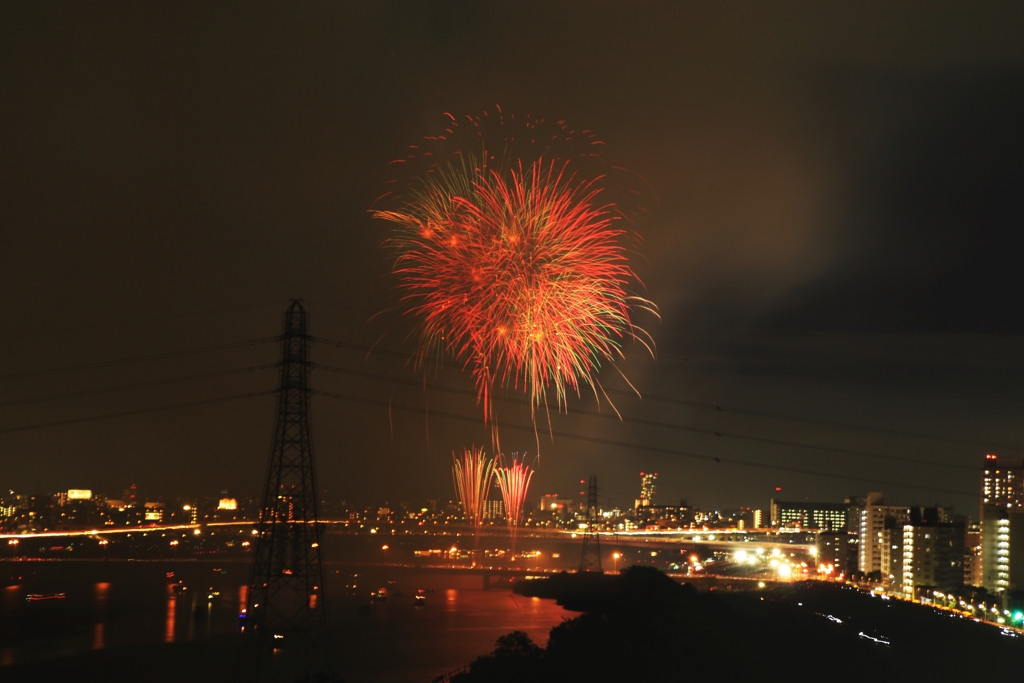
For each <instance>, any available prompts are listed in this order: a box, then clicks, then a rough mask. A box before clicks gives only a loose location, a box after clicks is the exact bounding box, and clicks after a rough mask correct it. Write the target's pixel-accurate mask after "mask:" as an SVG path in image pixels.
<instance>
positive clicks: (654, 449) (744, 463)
mask: <svg viewBox="0 0 1024 683" xmlns="http://www.w3.org/2000/svg"><path fill="white" fill-rule="evenodd" d="M313 393H314V394H315V395H318V396H325V397H327V398H335V399H339V400H343V401H351V402H354V403H363V404H366V405H372V406H377V407H380V408H386V409H388V410H401V411H404V412H411V413H422V412H423V409H422V408H414V407H412V406H405V405H401V404H397V403H389V402H387V401H377V400H374V399H369V398H361V397H358V396H347V395H345V394H335V393H331V392H326V391H314V392H313ZM431 415H433V416H435V417H443V418H447V419H450V420H459V421H461V422H474V423H477V424H479V423H480V418H478V417H470V416H467V415H459V414H457V413H448V412H442V411H437V410H433V411H431ZM502 427H503V428H504V429H514V430H517V431H525V432H530V433H536V432H535V429H534V428H533V427H527V426H524V425H517V424H508V423H505V424H503V425H502ZM548 433H549V434H551V435H552V436H557V437H559V438H563V439H574V440H577V441H587V442H590V443H596V444H601V445H604V446H613V447H616V448H622V449H626V450H633V451H638V450H639V451H647V452H650V453H658V454H661V455H673V456H677V457H683V458H691V459H694V460H704V461H711V462H716V463H722V464H727V465H738V466H741V467H753V468H757V469H766V470H774V471H778V472H789V473H792V474H803V475H808V476H813V477H824V478H828V479H843V480H846V481H856V482H863V483H870V484H885V485H887V486H898V487H902V488H910V489H919V490H922V491H933V492H936V493H947V494H952V495H958V496H976V495H977V494H976V493H971V492H968V491H958V490H953V489H943V488H938V487H934V486H922V485H920V484H910V483H907V482H900V481H890V480H886V479H878V478H876V477H859V476H855V475H848V474H836V473H833V472H819V471H816V470H808V469H804V468H801V467H787V466H785V465H770V464H766V463H758V462H751V461H749V460H738V459H736V458H724V457H717V456H712V455H703V454H700V453H692V452H690V451H680V450H676V449H674V448H661V447H658V446H647V445H644V444H635V443H626V442H624V441H615V440H612V439H603V438H600V437H596V436H585V435H582V434H573V433H570V432H563V431H555V430H551V431H549V432H548Z"/></svg>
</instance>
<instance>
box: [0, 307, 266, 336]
mask: <svg viewBox="0 0 1024 683" xmlns="http://www.w3.org/2000/svg"><path fill="white" fill-rule="evenodd" d="M281 303H283V302H282V301H265V302H263V303H261V304H242V305H240V306H225V307H222V308H208V309H206V310H201V311H191V312H188V313H170V314H167V315H154V316H147V317H145V318H130V319H128V320H116V321H113V322H105V323H90V324H88V325H72V326H69V327H52V328H50V329H46V330H28V331H25V332H15V333H13V334H5V335H2V336H0V339H13V338H18V337H32V336H36V335H44V334H57V333H64V332H75V331H77V330H92V329H97V328H102V327H119V326H122V325H135V324H138V323H148V322H154V321H157V320H174V319H176V318H195V317H200V316H204V315H212V314H214V313H227V312H229V311H240V310H245V309H249V308H262V307H264V306H270V305H278V304H281Z"/></svg>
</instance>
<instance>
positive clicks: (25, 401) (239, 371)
mask: <svg viewBox="0 0 1024 683" xmlns="http://www.w3.org/2000/svg"><path fill="white" fill-rule="evenodd" d="M278 366H279V363H267V364H265V365H252V366H250V367H247V368H234V369H232V370H220V371H217V372H204V373H202V374H199V375H188V376H187V377H170V378H167V379H155V380H152V381H149V382H138V383H136V384H121V385H119V386H116V387H104V388H102V389H92V390H89V391H75V392H71V393H67V394H51V395H49V396H36V397H34V398H24V399H19V400H17V401H6V402H4V403H0V408H6V407H9V406H21V405H26V404H29V403H42V402H44V401H57V400H60V399H65V398H78V397H80V396H95V395H97V394H108V393H112V392H115V391H125V390H128V389H141V388H143V387H154V386H160V385H163V384H174V383H176V382H187V381H189V380H194V379H206V378H209V377H224V376H227V375H240V374H242V373H245V372H255V371H257V370H266V369H268V368H276V367H278Z"/></svg>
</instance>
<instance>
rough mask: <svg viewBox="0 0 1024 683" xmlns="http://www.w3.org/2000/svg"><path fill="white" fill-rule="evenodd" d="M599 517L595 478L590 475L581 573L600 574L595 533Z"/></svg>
mask: <svg viewBox="0 0 1024 683" xmlns="http://www.w3.org/2000/svg"><path fill="white" fill-rule="evenodd" d="M599 521H600V515H599V514H598V511H597V477H596V476H594V475H591V477H590V489H589V491H588V495H587V532H586V533H585V534H583V557H581V558H580V571H581V572H598V573H600V572H601V537H600V536H599V535H598V533H597V525H598V522H599Z"/></svg>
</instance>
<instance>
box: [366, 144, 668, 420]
mask: <svg viewBox="0 0 1024 683" xmlns="http://www.w3.org/2000/svg"><path fill="white" fill-rule="evenodd" d="M599 192H600V189H599V188H598V187H597V186H596V185H595V184H594V182H585V181H578V180H577V179H575V178H574V177H571V176H567V175H566V174H565V169H564V167H561V166H555V164H554V163H549V164H546V165H543V164H542V163H541V162H538V163H535V164H532V165H530V166H528V167H526V168H525V169H524V168H521V167H520V168H519V169H517V170H513V171H511V172H510V173H509V178H508V180H506V178H504V177H503V176H501V175H499V174H498V173H497V172H489V173H486V172H482V171H475V170H474V171H470V172H468V173H467V172H466V169H462V170H460V171H455V170H451V171H450V172H446V173H443V174H438V175H436V176H435V177H434V178H433V179H432V180H431V181H430V182H428V183H424V186H423V188H422V189H421V190H419V191H417V192H416V194H415V196H414V199H412V200H411V201H409V202H408V203H407V204H406V206H405V207H404V208H403V209H402V210H398V211H378V212H376V213H375V215H376V216H377V217H378V218H383V219H385V220H388V221H391V222H392V223H394V224H396V225H397V226H398V230H397V232H396V235H395V237H394V238H393V239H392V240H391V244H392V246H393V247H394V248H395V250H396V251H397V258H396V262H395V273H396V274H397V275H398V277H399V285H400V287H401V289H402V292H403V300H404V301H405V302H406V303H407V304H408V305H409V312H410V313H411V314H413V315H415V316H417V317H418V318H419V320H420V323H421V325H420V334H421V339H422V342H423V348H424V350H425V351H429V350H431V349H438V348H439V349H441V350H443V351H447V352H450V353H452V354H454V355H455V356H456V357H457V358H459V359H461V360H463V362H464V363H465V364H466V366H467V367H469V368H471V370H472V372H473V375H474V377H475V379H476V385H477V391H478V393H479V397H480V400H481V403H482V404H483V406H484V419H485V420H488V419H489V418H490V415H491V412H492V403H491V392H492V388H493V387H494V386H511V387H515V388H517V389H521V390H523V391H525V392H526V393H527V395H528V396H529V398H530V400H531V403H532V405H533V406H534V407H536V406H538V405H540V404H542V403H544V404H546V402H547V398H548V396H549V392H553V393H554V395H555V400H556V402H557V404H558V405H559V407H561V406H562V405H563V402H564V400H565V397H566V391H567V390H569V389H571V390H572V391H574V392H577V393H578V391H579V388H580V383H581V382H582V383H584V384H586V385H590V386H592V387H596V386H597V384H596V379H595V372H596V371H597V369H598V368H599V367H600V365H601V363H602V362H604V361H613V360H614V359H615V358H616V357H617V356H620V355H621V345H622V341H623V339H624V338H625V337H627V336H630V337H635V335H636V332H637V328H635V327H634V326H633V324H632V323H631V320H630V314H631V309H632V308H633V306H634V305H636V304H638V303H639V304H640V305H642V306H645V307H648V308H650V306H649V305H648V304H647V302H646V301H644V300H642V299H638V298H636V297H631V296H630V295H629V294H628V293H627V291H626V286H627V284H628V283H629V282H630V281H633V280H635V279H636V278H635V276H634V274H633V271H632V270H631V269H630V267H629V264H628V262H627V260H626V256H625V248H624V247H623V246H622V244H620V239H619V238H620V237H621V236H622V233H623V231H622V230H620V229H617V228H615V227H613V221H614V214H613V213H612V211H611V210H610V208H609V207H608V206H606V205H602V204H600V203H599V202H598V201H597V199H598V195H599Z"/></svg>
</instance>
